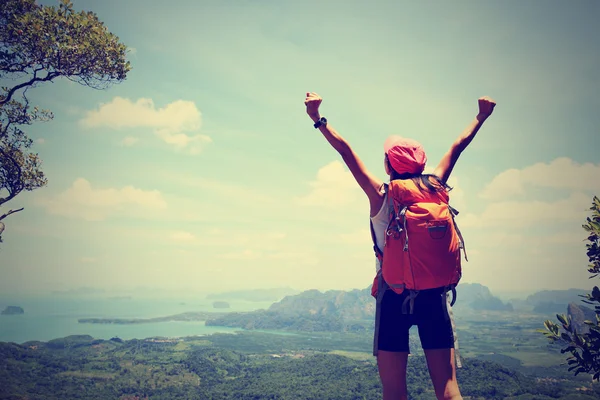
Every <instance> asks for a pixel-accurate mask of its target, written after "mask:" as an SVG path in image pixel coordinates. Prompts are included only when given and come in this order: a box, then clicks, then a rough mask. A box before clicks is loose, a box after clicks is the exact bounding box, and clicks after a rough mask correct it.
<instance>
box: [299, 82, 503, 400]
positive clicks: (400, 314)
mask: <svg viewBox="0 0 600 400" xmlns="http://www.w3.org/2000/svg"><path fill="white" fill-rule="evenodd" d="M322 100H323V99H322V98H321V97H320V96H319V95H318V94H317V93H314V92H312V93H306V99H305V101H304V104H305V105H306V112H307V114H308V115H309V117H310V118H311V119H312V120H313V122H314V127H315V128H316V129H319V130H320V131H321V133H322V134H323V136H324V137H325V139H327V141H328V142H329V144H330V145H331V146H332V147H333V148H334V149H335V150H336V151H337V152H338V153H339V154H340V155H341V156H342V159H343V160H344V162H345V163H346V165H347V167H348V169H349V170H350V172H351V173H352V175H353V176H354V178H355V179H356V182H357V183H358V185H359V186H360V187H361V189H362V190H363V191H364V192H365V194H366V195H367V197H368V198H369V204H370V219H371V228H372V235H373V240H374V242H375V246H374V247H375V251H376V254H378V265H377V278H376V280H375V282H374V285H373V292H372V293H373V295H374V296H376V297H377V299H378V300H377V311H376V324H375V326H376V328H375V335H374V336H375V337H374V343H375V345H374V354H375V355H376V356H377V366H378V369H379V376H380V379H381V383H382V386H383V399H384V400H398V399H407V398H408V397H407V386H406V369H407V361H408V354H409V351H410V349H409V329H410V327H411V326H412V325H417V326H418V329H419V337H420V339H421V345H422V347H423V351H424V353H425V358H426V360H427V366H428V368H429V374H430V377H431V380H432V383H433V387H434V390H435V394H436V397H437V398H438V399H451V400H458V399H462V397H461V394H460V390H459V388H458V383H457V380H456V362H455V345H454V343H455V333H454V326H453V321H452V317H451V309H450V304H449V303H448V301H447V292H448V290H449V289H448V288H452V289H453V288H454V286H455V285H456V283H457V282H458V280H459V279H460V248H462V238H460V239H458V238H457V232H458V236H460V232H459V231H458V229H457V228H456V230H455V224H453V222H454V219H453V217H454V212H455V210H454V209H452V208H451V207H449V206H448V205H447V202H448V195H447V192H448V191H449V190H450V188H449V187H448V185H447V181H448V178H449V177H450V173H451V172H452V169H453V168H454V166H455V164H456V162H457V161H458V158H459V156H460V154H461V153H462V152H463V150H464V149H465V148H466V147H467V146H468V145H469V143H471V141H472V140H473V138H474V137H475V135H476V134H477V132H478V131H479V129H480V128H481V126H482V125H483V123H484V122H485V121H486V120H487V118H488V117H489V116H490V115H491V114H492V112H493V110H494V107H495V105H496V103H495V102H494V100H492V99H490V98H489V97H482V98H480V99H479V100H478V103H479V112H478V113H477V115H476V117H475V118H474V119H473V121H472V122H471V123H470V124H469V125H468V126H467V128H466V129H465V130H464V131H463V133H462V134H461V135H460V136H459V137H458V138H457V139H456V140H455V142H454V143H453V144H452V146H451V147H450V149H449V150H448V152H447V153H446V154H445V155H444V156H443V157H442V160H441V161H440V163H439V164H438V165H437V167H436V168H435V170H434V172H433V174H431V175H426V174H423V171H424V169H425V163H426V162H427V157H426V156H425V152H424V150H423V147H422V146H421V145H420V144H419V143H418V142H416V141H414V140H411V139H406V138H402V137H399V136H390V137H389V138H388V139H387V140H386V141H385V143H384V168H385V172H386V174H387V175H389V177H390V184H387V183H384V182H382V181H381V180H379V179H378V178H377V177H376V176H374V175H372V174H371V173H370V172H369V171H368V170H367V168H366V167H365V165H364V164H363V163H362V161H361V160H360V158H359V157H358V156H357V155H356V153H355V152H354V150H353V149H352V148H351V147H350V145H349V144H348V142H346V140H345V139H344V138H343V137H342V136H341V135H340V134H339V133H338V132H337V131H336V130H335V129H334V128H333V127H332V126H331V124H330V123H329V122H328V121H327V119H326V118H324V117H322V116H321V114H320V112H319V106H320V105H321V102H322ZM401 196H405V197H404V198H410V199H411V202H413V204H414V203H415V202H417V201H419V200H422V201H425V200H423V199H425V198H432V199H433V200H432V201H431V204H433V205H434V206H439V205H440V204H445V205H446V209H445V210H446V214H448V215H447V216H446V218H447V219H448V221H451V222H449V223H447V224H446V225H444V226H443V227H442V226H441V225H439V224H438V226H432V224H431V223H430V222H429V221H427V223H421V224H420V225H419V226H421V225H422V226H425V225H427V227H426V228H423V230H424V232H425V235H426V236H427V235H430V236H431V235H433V236H435V235H437V233H436V232H442V233H441V236H440V237H444V236H445V237H447V238H448V237H449V238H450V239H448V242H447V244H448V246H452V249H453V251H452V252H451V253H449V255H450V257H449V259H450V260H451V261H452V262H454V263H455V264H457V266H456V267H455V268H454V270H448V271H446V272H444V273H438V272H437V271H436V270H434V268H430V267H431V266H428V265H427V257H425V258H424V260H425V261H423V262H421V263H417V264H415V265H411V266H410V267H409V269H408V271H410V273H407V272H406V271H405V272H403V273H400V275H401V278H402V282H403V284H402V285H394V284H393V283H392V284H388V283H389V282H388V281H393V279H395V278H396V277H395V276H394V275H393V274H394V273H395V272H394V271H392V272H390V267H389V265H391V264H393V262H395V261H396V260H395V259H400V258H402V257H405V256H404V253H407V250H408V247H409V246H408V243H409V241H410V244H411V246H410V247H411V249H413V251H414V252H416V251H418V250H419V245H420V244H419V243H418V241H419V240H421V239H420V238H423V234H419V233H418V232H415V231H412V228H411V227H410V225H409V226H408V229H407V220H408V218H407V214H410V213H411V209H410V208H408V207H404V208H402V204H399V203H402V201H396V200H397V199H399V198H401ZM431 210H433V208H432V209H431ZM431 210H424V209H422V208H418V207H417V209H416V210H414V209H413V210H412V211H414V213H413V214H415V215H416V218H417V219H418V218H419V216H418V213H419V212H421V213H425V214H426V213H427V212H430V211H431ZM448 210H449V212H448ZM394 216H396V218H394ZM401 217H402V218H403V219H402V218H401ZM414 221H415V220H412V221H411V222H410V223H413V224H415V225H413V226H417V225H416V222H414ZM421 222H422V221H421ZM438 228H443V230H442V231H440V230H439V229H438ZM446 229H448V230H449V231H450V232H451V233H452V235H445V233H446ZM427 232H429V233H427ZM409 233H410V234H411V237H412V238H413V239H412V240H411V239H409ZM413 233H414V235H413ZM399 238H400V239H402V240H396V242H398V243H400V242H401V243H402V246H400V250H394V247H393V246H394V245H395V244H394V243H396V242H395V241H394V239H399ZM434 238H435V239H438V238H437V237H434ZM427 239H429V237H427ZM442 242H443V241H442ZM432 243H433V242H432ZM459 247H460V248H459ZM428 252H429V253H431V252H432V251H431V248H428V247H426V248H425V249H424V250H423V253H428ZM392 254H393V257H394V259H391V257H392ZM457 254H458V256H456V255H457ZM386 255H387V258H386V257H385V256H386ZM456 257H458V260H456ZM409 258H410V257H409ZM446 259H448V256H446ZM400 261H401V260H400ZM400 261H399V262H400ZM410 261H413V260H412V258H411V260H410ZM382 262H383V264H382ZM407 263H410V262H409V261H407ZM382 266H385V267H383V268H382ZM386 268H387V270H386ZM419 268H420V270H419V271H413V269H414V270H417V269H419ZM386 273H387V275H386ZM419 274H420V275H419ZM440 274H441V275H444V274H445V276H444V277H443V278H440V276H439V275H440ZM384 277H385V278H386V279H385V280H384V279H383V278H384ZM390 277H391V278H390ZM417 277H418V279H419V280H420V282H425V281H427V280H430V281H431V282H444V283H443V284H440V287H435V284H434V287H432V288H429V286H425V287H427V289H426V290H404V288H405V284H404V282H405V281H406V282H407V286H406V287H407V288H408V287H411V288H413V287H414V285H415V284H416V283H415V282H416V281H417V279H416V278H417ZM440 279H442V280H441V281H440ZM378 282H379V284H378ZM411 285H412V286H411ZM416 286H417V287H418V286H419V284H416ZM430 286H431V285H430ZM408 309H410V311H407V310H408Z"/></svg>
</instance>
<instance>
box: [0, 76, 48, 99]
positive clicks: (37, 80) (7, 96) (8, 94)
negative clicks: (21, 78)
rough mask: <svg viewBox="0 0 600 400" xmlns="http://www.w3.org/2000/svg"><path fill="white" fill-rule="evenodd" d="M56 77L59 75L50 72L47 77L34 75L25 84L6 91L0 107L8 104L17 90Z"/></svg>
mask: <svg viewBox="0 0 600 400" xmlns="http://www.w3.org/2000/svg"><path fill="white" fill-rule="evenodd" d="M58 75H59V74H58V73H52V72H48V75H46V76H45V77H43V78H38V77H37V76H35V75H34V77H33V78H31V79H30V80H28V81H27V82H23V83H21V84H18V85H17V86H15V87H13V88H12V89H10V90H9V91H8V93H7V94H6V97H5V98H4V99H2V100H0V106H3V105H4V104H6V103H8V102H9V101H10V99H11V98H12V97H13V95H14V94H15V92H16V91H17V90H19V89H22V88H24V87H26V86H31V85H33V84H34V83H36V82H47V81H51V80H52V79H54V78H56V77H57V76H58Z"/></svg>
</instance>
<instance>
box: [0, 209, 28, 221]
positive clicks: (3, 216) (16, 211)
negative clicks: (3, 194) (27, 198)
mask: <svg viewBox="0 0 600 400" xmlns="http://www.w3.org/2000/svg"><path fill="white" fill-rule="evenodd" d="M24 209H25V207H21V208H19V209H17V210H9V211H8V212H7V213H6V214H4V215H2V216H0V221H2V220H3V219H4V218H6V217H8V216H9V215H10V214H14V213H18V212H19V211H23V210H24Z"/></svg>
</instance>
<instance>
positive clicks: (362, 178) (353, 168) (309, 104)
mask: <svg viewBox="0 0 600 400" xmlns="http://www.w3.org/2000/svg"><path fill="white" fill-rule="evenodd" d="M322 101H323V99H322V98H321V96H319V95H318V94H316V93H314V92H312V93H306V99H305V100H304V104H305V105H306V113H307V114H308V116H309V117H310V118H311V119H312V120H313V122H315V123H317V121H319V120H320V119H321V114H320V113H319V106H320V105H321V102H322ZM318 128H319V130H320V131H321V133H322V134H323V136H324V137H325V139H327V141H328V142H329V144H330V145H331V147H333V148H334V149H335V150H336V151H337V152H338V153H339V154H340V155H341V156H342V159H343V160H344V162H345V163H346V165H347V166H348V169H349V170H350V172H351V173H352V176H354V179H356V182H357V183H358V185H359V186H360V187H361V189H362V190H363V191H364V192H365V194H366V195H367V197H368V198H369V204H370V208H371V216H373V215H375V214H377V212H378V211H379V209H380V208H381V204H382V201H383V194H382V193H381V191H380V189H381V186H382V185H383V182H382V181H381V180H379V179H377V178H376V177H375V176H373V175H372V174H371V173H370V172H369V171H368V170H367V168H366V167H365V165H364V164H363V162H362V161H361V160H360V158H358V156H357V155H356V153H355V152H354V150H352V148H351V147H350V145H349V144H348V142H346V140H345V139H344V138H343V137H342V136H341V135H340V134H339V133H338V132H337V131H336V130H335V129H334V128H333V126H331V124H330V123H329V122H326V123H322V124H321V125H320V126H319V127H318Z"/></svg>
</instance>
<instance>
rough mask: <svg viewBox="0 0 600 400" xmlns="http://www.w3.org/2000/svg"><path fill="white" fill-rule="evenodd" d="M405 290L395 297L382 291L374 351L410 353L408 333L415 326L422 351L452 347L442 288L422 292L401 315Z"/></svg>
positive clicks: (451, 336) (449, 320)
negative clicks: (411, 306)
mask: <svg viewBox="0 0 600 400" xmlns="http://www.w3.org/2000/svg"><path fill="white" fill-rule="evenodd" d="M407 297H408V290H405V291H404V292H403V293H402V294H397V293H395V292H394V291H393V290H391V289H389V290H386V292H385V294H384V295H383V299H382V301H381V311H380V312H381V314H380V320H379V337H378V348H379V350H384V351H393V352H410V348H409V344H408V343H409V340H408V332H409V329H410V328H411V327H412V326H413V325H416V326H417V327H418V329H419V338H420V339H421V346H422V348H423V349H424V350H432V349H451V348H454V333H453V330H452V319H451V316H450V314H449V312H448V311H449V310H448V306H447V302H446V297H445V292H444V291H443V290H442V289H431V290H422V291H420V292H419V294H418V295H417V297H415V299H414V308H413V313H412V314H409V313H408V312H407V314H403V313H402V304H403V303H404V300H405V299H406V298H407Z"/></svg>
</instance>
